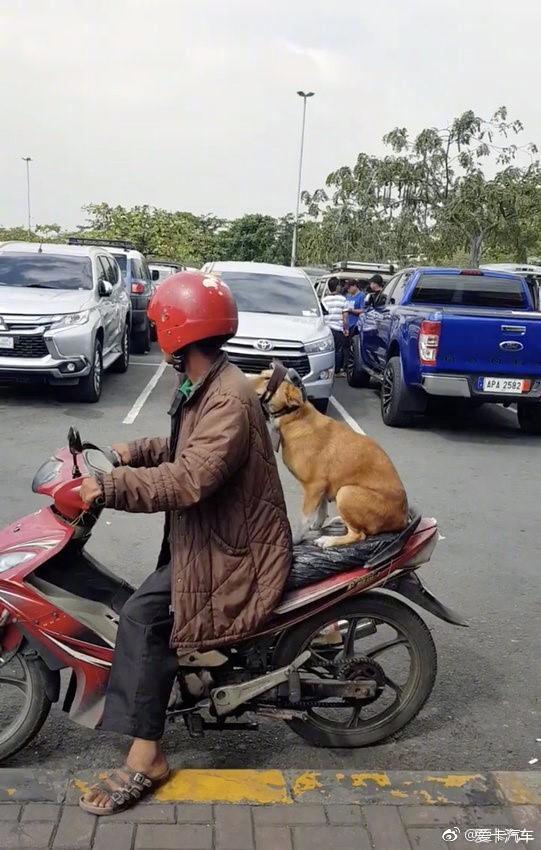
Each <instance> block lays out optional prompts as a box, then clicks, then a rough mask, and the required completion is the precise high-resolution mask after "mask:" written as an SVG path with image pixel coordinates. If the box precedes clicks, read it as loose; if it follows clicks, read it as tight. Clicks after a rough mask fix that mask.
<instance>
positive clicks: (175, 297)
mask: <svg viewBox="0 0 541 850" xmlns="http://www.w3.org/2000/svg"><path fill="white" fill-rule="evenodd" d="M148 316H149V319H150V320H151V321H152V322H154V324H155V325H156V333H157V335H158V343H159V345H160V347H161V349H162V350H163V351H165V352H166V353H167V354H174V353H175V351H178V350H179V349H181V348H184V347H185V346H186V345H189V344H190V343H191V342H199V341H200V340H202V339H209V338H210V337H215V336H221V337H226V338H229V337H231V336H235V334H236V332H237V327H238V324H239V317H238V313H237V305H236V303H235V299H234V298H233V296H232V294H231V290H230V289H229V287H228V286H226V284H225V283H224V282H223V281H222V280H220V278H219V277H217V276H216V275H211V274H204V273H203V272H179V273H178V274H174V275H171V277H168V278H166V280H164V282H163V283H162V284H160V286H159V287H158V289H157V290H156V292H155V293H154V295H153V296H152V298H151V301H150V304H149V306H148Z"/></svg>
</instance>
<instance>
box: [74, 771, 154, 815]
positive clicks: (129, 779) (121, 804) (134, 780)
mask: <svg viewBox="0 0 541 850" xmlns="http://www.w3.org/2000/svg"><path fill="white" fill-rule="evenodd" d="M170 774H171V771H170V770H169V769H167V771H166V772H165V773H164V774H163V775H162V776H158V777H156V778H151V777H150V776H147V775H146V774H144V773H141V771H139V770H132V769H131V768H130V767H128V766H127V765H124V767H121V768H117V769H116V770H112V771H111V773H110V774H109V775H108V777H107V779H104V780H102V781H101V782H97V783H96V784H95V785H93V786H92V788H91V789H90V790H91V791H94V790H96V791H99V792H100V793H103V794H105V795H106V796H107V797H108V803H107V804H106V805H105V806H96V805H94V803H89V802H87V801H86V800H85V799H84V796H86V795H83V796H81V797H80V798H79V805H80V807H81V809H84V811H85V812H88V813H89V814H91V815H97V816H98V817H102V816H104V815H116V814H118V813H119V812H125V811H126V809H131V808H132V807H133V806H135V805H137V803H139V802H140V801H141V800H142V799H143V798H144V797H147V796H148V795H149V794H151V793H152V792H153V791H154V790H155V789H156V788H158V787H159V786H160V785H163V783H164V782H166V781H167V779H168V778H169V776H170ZM108 780H112V781H113V782H114V783H115V785H118V786H119V787H118V788H112V787H111V785H110V784H108ZM87 793H88V792H87Z"/></svg>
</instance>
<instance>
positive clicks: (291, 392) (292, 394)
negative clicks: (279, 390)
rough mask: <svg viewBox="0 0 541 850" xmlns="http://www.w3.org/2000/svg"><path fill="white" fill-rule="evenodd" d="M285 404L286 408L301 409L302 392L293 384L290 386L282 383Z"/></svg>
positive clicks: (287, 382) (285, 382)
mask: <svg viewBox="0 0 541 850" xmlns="http://www.w3.org/2000/svg"><path fill="white" fill-rule="evenodd" d="M282 387H283V392H284V398H285V402H286V404H287V406H288V407H302V405H303V404H304V402H303V398H302V392H301V391H300V389H299V388H298V387H296V386H295V384H291V383H290V382H289V381H284V383H283V384H282Z"/></svg>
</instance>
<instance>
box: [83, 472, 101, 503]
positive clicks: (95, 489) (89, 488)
mask: <svg viewBox="0 0 541 850" xmlns="http://www.w3.org/2000/svg"><path fill="white" fill-rule="evenodd" d="M79 495H80V497H81V501H83V502H84V503H85V505H87V506H88V507H89V508H90V507H91V506H92V504H93V503H94V502H95V501H96V499H103V491H102V489H101V484H100V483H99V481H98V480H97V478H94V476H92V475H89V476H88V477H85V478H83V479H82V480H81V487H80V489H79ZM102 504H103V503H102Z"/></svg>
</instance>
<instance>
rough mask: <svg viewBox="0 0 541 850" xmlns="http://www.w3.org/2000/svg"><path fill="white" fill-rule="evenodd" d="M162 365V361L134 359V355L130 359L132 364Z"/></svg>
mask: <svg viewBox="0 0 541 850" xmlns="http://www.w3.org/2000/svg"><path fill="white" fill-rule="evenodd" d="M159 365H160V361H153V360H134V359H133V357H132V359H131V360H130V366H151V367H153V368H155V367H156V366H159Z"/></svg>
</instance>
